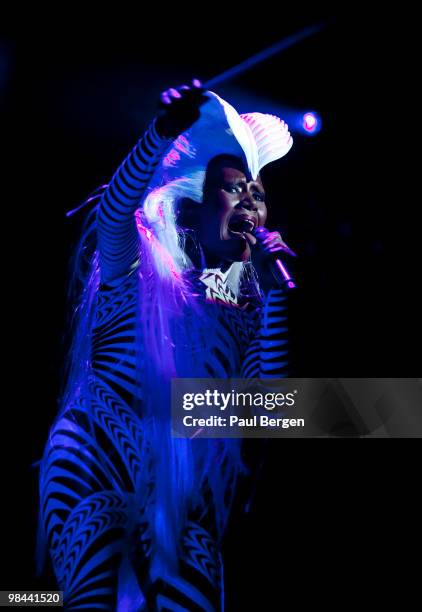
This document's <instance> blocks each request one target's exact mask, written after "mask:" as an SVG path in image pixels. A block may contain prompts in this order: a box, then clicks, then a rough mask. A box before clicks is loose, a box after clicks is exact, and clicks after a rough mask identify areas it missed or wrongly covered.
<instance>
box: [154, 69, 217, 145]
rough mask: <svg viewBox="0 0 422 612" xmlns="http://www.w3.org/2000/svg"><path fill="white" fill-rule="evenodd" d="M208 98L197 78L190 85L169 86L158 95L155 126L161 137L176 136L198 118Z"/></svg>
mask: <svg viewBox="0 0 422 612" xmlns="http://www.w3.org/2000/svg"><path fill="white" fill-rule="evenodd" d="M207 100H208V98H207V96H206V95H205V90H204V88H203V87H202V84H201V82H200V81H198V79H194V80H193V81H192V83H191V85H181V86H180V87H176V88H174V87H171V88H170V89H167V90H166V91H163V93H162V94H161V96H160V102H159V109H160V110H159V114H158V116H157V120H156V124H155V127H156V129H157V132H158V135H159V136H161V137H163V138H176V137H177V136H179V134H181V133H182V132H184V131H185V130H187V129H189V128H190V126H191V125H192V124H193V123H195V121H196V120H197V119H198V118H199V115H200V110H199V109H200V108H201V106H202V104H204V102H206V101H207Z"/></svg>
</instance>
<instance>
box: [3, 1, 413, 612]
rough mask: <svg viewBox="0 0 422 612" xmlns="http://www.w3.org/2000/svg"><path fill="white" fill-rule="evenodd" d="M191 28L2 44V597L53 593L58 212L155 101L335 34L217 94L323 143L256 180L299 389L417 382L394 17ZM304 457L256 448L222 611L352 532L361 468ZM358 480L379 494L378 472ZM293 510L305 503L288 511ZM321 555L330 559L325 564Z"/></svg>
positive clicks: (247, 603)
mask: <svg viewBox="0 0 422 612" xmlns="http://www.w3.org/2000/svg"><path fill="white" fill-rule="evenodd" d="M277 10H278V9H277ZM197 11H198V14H197V15H190V17H189V21H188V18H187V17H186V16H185V15H183V14H182V13H181V12H180V9H178V8H174V9H173V10H172V11H169V10H168V9H164V7H163V8H162V10H158V9H157V11H156V12H155V14H152V15H151V14H149V15H144V16H143V18H141V17H134V16H133V17H132V16H131V15H130V14H128V13H126V14H125V15H123V16H122V15H120V18H118V17H116V15H115V14H114V13H112V12H110V14H108V15H104V14H103V15H102V17H101V19H98V20H97V21H91V22H89V23H88V22H86V21H85V18H82V17H78V18H75V16H72V15H71V14H69V15H64V16H60V17H59V16H58V15H56V16H55V15H52V14H51V13H50V14H49V15H46V20H47V18H48V19H50V20H51V19H52V20H53V21H52V22H51V21H50V24H48V23H47V21H45V22H44V18H43V16H42V15H41V14H40V13H38V14H37V15H34V22H33V23H32V21H31V16H30V15H27V16H26V17H27V19H26V22H25V25H22V24H21V25H20V26H19V27H18V28H17V29H16V31H12V30H9V31H8V32H4V34H3V35H2V36H1V37H0V53H1V56H0V61H1V66H0V69H1V71H0V78H1V81H0V87H1V89H0V95H1V98H0V101H1V111H2V118H3V119H4V120H5V121H4V129H3V134H5V135H6V143H7V149H5V151H6V157H7V162H8V163H7V165H6V166H3V170H5V169H6V170H5V172H4V178H3V184H4V185H5V186H6V187H10V194H9V196H8V198H6V199H5V209H4V217H3V218H4V225H3V228H4V243H5V244H6V242H7V247H6V254H5V255H4V260H3V263H4V266H3V287H4V289H5V291H6V302H7V303H9V300H8V298H7V296H8V295H12V298H13V299H12V308H11V316H10V318H7V319H4V322H5V326H6V328H7V329H6V331H8V332H9V333H11V337H12V342H11V347H10V349H7V355H8V362H9V365H10V366H11V368H10V372H9V373H8V374H7V377H6V380H5V383H4V385H5V389H7V393H5V394H4V396H5V398H6V396H7V397H8V399H7V400H6V399H4V408H3V409H4V410H5V411H6V412H7V413H9V414H12V417H13V418H14V425H13V429H6V430H5V432H4V433H3V439H6V442H7V443H8V444H7V448H8V452H7V455H6V459H5V460H4V462H3V470H4V473H5V475H6V483H5V484H4V504H3V505H4V508H5V510H6V517H5V518H4V520H3V525H4V527H5V532H6V533H7V539H8V540H10V546H7V547H6V546H4V548H3V551H4V552H3V558H4V562H5V570H6V571H4V572H3V576H2V580H1V582H2V584H1V588H3V589H7V588H15V589H21V590H23V589H30V588H37V587H38V588H39V589H41V588H48V587H49V586H50V587H52V586H53V584H52V583H51V582H50V580H49V578H48V577H47V576H46V577H45V578H44V579H42V580H41V581H37V580H36V579H35V575H34V567H33V559H32V555H33V547H34V532H35V524H36V505H37V492H36V491H37V489H36V478H37V473H36V469H32V468H31V464H32V463H33V462H36V461H37V460H38V459H39V457H40V455H41V452H42V448H43V444H44V441H45V439H46V436H47V432H48V427H49V424H50V423H51V421H52V419H53V417H54V414H55V411H56V398H57V395H58V390H59V382H60V367H61V363H62V359H63V343H62V342H63V341H62V338H63V332H64V330H65V328H66V319H65V311H66V278H67V261H68V259H69V256H70V254H71V251H72V244H74V243H75V241H76V238H77V235H78V230H79V228H80V221H81V219H82V217H83V215H76V216H75V217H73V218H71V219H70V220H66V219H65V212H66V211H67V210H69V209H72V208H74V207H75V206H76V205H78V203H80V202H81V201H82V200H83V199H84V198H85V197H86V195H87V194H88V193H89V192H90V191H92V190H93V189H94V188H95V187H96V186H97V185H99V184H101V183H103V182H106V181H107V180H108V179H109V178H110V176H111V174H112V173H113V172H114V170H115V169H116V168H117V166H118V164H119V163H120V162H121V160H122V159H123V158H124V156H125V155H126V153H127V152H128V151H129V149H130V148H131V147H132V146H133V145H134V143H135V142H136V140H137V138H138V137H139V135H140V134H141V133H142V130H143V129H144V127H146V125H147V123H148V122H149V121H150V119H151V118H152V116H153V113H154V109H155V100H156V98H157V95H158V94H159V92H160V91H161V90H162V89H163V88H166V87H168V86H171V85H178V84H180V83H182V82H184V81H186V80H187V79H190V78H191V77H199V78H200V79H202V80H203V81H205V80H206V79H207V78H210V77H213V76H214V75H215V74H219V73H220V72H221V71H223V70H225V69H227V68H229V67H231V66H233V65H235V64H237V63H238V62H240V61H242V60H244V59H246V58H247V57H249V56H251V55H252V54H253V53H256V52H257V51H260V50H261V49H263V48H265V47H267V46H269V45H271V44H273V43H275V42H277V41H278V40H280V39H282V38H283V37H284V36H286V35H290V34H292V33H294V32H296V31H297V30H300V29H301V28H302V27H304V26H307V25H310V24H312V23H315V22H317V21H320V20H326V21H327V22H328V26H327V27H326V28H325V29H324V30H323V31H321V32H320V33H319V34H317V35H315V36H313V37H312V38H310V39H308V40H306V41H304V42H302V43H299V44H298V45H296V46H295V47H293V48H291V49H289V50H287V51H286V52H284V53H282V54H280V55H277V56H275V57H273V58H271V59H269V60H267V61H265V62H264V63H262V64H260V65H258V66H256V67H255V68H253V69H251V70H250V71H248V72H247V73H245V74H243V75H241V76H239V77H237V78H236V79H235V80H233V81H231V82H230V83H228V84H227V86H222V87H219V88H216V91H217V92H218V93H220V94H221V95H222V96H223V97H227V99H228V100H229V101H230V99H231V98H230V95H229V93H228V92H229V91H231V92H232V91H237V92H238V95H239V97H240V98H241V97H242V92H243V93H245V92H247V93H248V94H252V95H254V96H255V97H257V98H259V97H262V98H265V99H266V100H267V101H268V100H271V101H272V102H273V103H274V105H277V104H279V105H281V106H283V105H286V106H289V107H293V108H300V109H304V110H306V109H308V108H310V109H314V110H317V111H318V112H319V113H320V115H321V117H322V121H323V127H322V131H321V132H320V133H319V134H318V135H317V136H315V137H305V136H302V135H300V134H295V135H294V136H295V144H294V148H293V149H292V152H291V153H290V154H289V155H288V156H287V157H286V158H284V159H283V160H281V161H279V162H277V163H275V164H274V165H273V167H271V168H267V169H266V170H265V171H264V180H265V185H266V188H267V192H268V195H269V198H268V201H269V210H270V214H269V223H268V225H269V226H271V225H272V226H277V227H279V228H280V229H281V231H282V234H283V237H284V238H285V240H286V242H287V243H288V244H289V245H291V246H292V248H293V249H294V250H295V251H296V252H298V253H299V254H300V258H299V260H298V262H297V266H296V277H297V280H298V283H299V285H300V288H299V289H298V291H297V293H296V295H295V296H294V298H293V299H292V308H291V329H292V348H293V356H294V359H293V363H294V373H295V374H296V376H332V377H337V376H339V377H340V376H343V377H346V376H352V377H355V376H356V377H364V376H369V377H372V376H373V377H376V376H417V372H416V368H417V361H415V359H414V354H413V351H412V349H411V345H412V343H413V344H414V346H415V347H416V338H415V333H416V320H417V319H416V311H417V308H416V305H415V301H414V296H413V295H412V294H411V289H410V288H411V287H412V285H413V284H414V283H415V282H416V281H417V276H415V275H414V271H413V269H412V263H413V261H414V260H413V259H412V257H413V256H412V253H411V248H410V247H411V245H412V238H411V229H412V226H414V225H415V223H416V221H415V222H414V221H413V220H414V211H413V209H412V208H411V207H412V200H410V199H409V197H408V194H407V193H406V186H405V184H404V183H403V182H401V181H399V182H397V181H396V180H395V179H397V165H398V163H399V161H400V160H402V159H403V158H405V157H409V154H408V153H406V149H405V148H404V147H403V144H402V143H403V136H402V135H403V131H405V130H406V126H404V125H403V124H404V121H403V116H402V115H399V116H398V115H397V112H396V111H397V107H396V103H395V100H394V94H395V93H396V94H397V90H398V88H400V87H401V82H402V80H403V73H402V71H400V70H399V71H397V69H396V68H397V67H395V64H394V50H393V49H392V46H391V37H390V34H391V32H392V30H391V29H389V28H390V26H391V27H393V24H394V27H395V28H397V24H396V23H395V22H394V17H395V16H394V15H393V16H392V17H393V18H392V19H391V20H390V22H389V25H388V27H384V26H385V24H384V22H380V21H379V19H375V20H372V21H367V20H366V18H365V17H362V15H359V16H358V15H352V14H349V15H343V16H338V15H337V16H336V15H333V14H332V13H328V12H324V11H323V10H322V9H321V10H318V9H317V8H314V9H313V10H312V11H309V10H305V9H304V7H300V8H298V9H296V10H294V9H289V10H287V9H285V8H283V7H281V9H280V10H278V12H277V13H276V12H275V11H276V9H274V8H270V7H268V8H266V7H265V6H263V7H260V8H259V9H258V7H255V8H253V9H252V8H251V9H248V10H246V11H244V12H236V11H233V12H232V13H231V14H227V10H223V9H222V8H218V9H214V10H211V8H210V7H208V8H206V7H202V8H201V7H198V8H197ZM195 20H196V21H197V25H196V26H194V25H193V21H195ZM249 110H260V109H259V108H256V107H255V108H249ZM409 219H412V221H411V222H410V223H409ZM404 229H405V230H406V232H404V231H403V230H404ZM10 239H11V240H10ZM9 432H10V435H9ZM348 433H351V432H350V430H349V432H348ZM304 444H305V443H304V442H299V443H293V442H285V441H281V440H278V441H274V442H272V443H271V444H269V445H268V448H267V454H268V460H267V462H266V464H265V466H264V468H263V471H262V477H261V479H260V481H259V483H258V487H257V492H256V496H255V501H254V504H253V506H252V510H251V512H250V514H249V515H248V516H240V517H239V516H238V517H237V519H236V520H235V521H233V525H232V526H231V529H230V532H229V538H228V542H227V547H226V548H227V554H226V572H227V576H226V580H227V583H226V590H227V600H228V607H227V609H228V610H229V611H230V610H241V609H255V608H257V607H258V606H261V609H273V607H272V605H270V602H275V601H278V600H279V599H278V598H279V596H280V592H281V591H282V590H283V589H284V588H289V587H288V585H290V584H293V582H290V581H293V580H294V579H295V577H296V580H297V579H298V576H299V575H300V574H301V572H302V571H303V570H304V569H311V570H312V568H313V567H316V566H317V565H318V563H319V552H318V551H319V550H320V549H321V547H323V546H324V545H325V542H326V537H328V535H333V534H334V535H335V534H336V533H340V534H342V535H343V536H344V534H345V529H346V533H347V537H348V538H349V537H351V538H353V534H354V531H353V527H352V523H350V521H349V522H348V523H347V528H346V527H345V525H344V523H343V519H342V517H343V516H345V513H346V512H350V511H351V512H352V513H353V512H356V514H359V511H360V508H359V505H357V502H356V499H355V494H357V493H358V492H359V491H360V483H359V482H358V480H357V479H356V472H355V459H353V460H352V461H350V459H347V460H345V461H344V463H342V475H341V476H340V477H338V476H336V475H335V465H334V464H335V463H337V459H335V460H334V458H331V452H330V453H329V455H330V456H328V453H325V454H324V455H322V454H321V453H322V451H321V450H319V449H317V445H316V443H315V442H312V443H309V444H311V446H312V450H313V452H311V453H310V457H309V455H308V456H307V459H306V461H305V462H304V463H301V458H302V450H303V446H304ZM5 446H6V445H5ZM337 447H338V444H337ZM308 448H309V447H308ZM331 451H332V448H331ZM337 452H338V448H336V457H337V456H338V455H337ZM356 452H357V450H356ZM337 467H338V466H337ZM371 469H373V470H374V471H371ZM368 471H369V473H370V474H372V476H373V478H374V482H375V481H376V479H377V478H378V475H377V470H376V469H375V468H368ZM392 477H393V478H394V477H395V478H397V475H395V476H392ZM345 484H346V485H347V487H346V488H347V492H345V489H344V485H345ZM375 490H376V487H375V488H374V489H373V492H375ZM333 491H334V492H338V498H337V499H336V502H335V505H334V506H332V507H331V508H330V509H329V510H327V511H328V513H329V514H324V511H323V500H324V499H325V496H326V495H327V494H328V493H329V492H331V493H332V492H333ZM299 493H302V494H303V493H305V497H303V495H301V497H300V500H301V501H300V502H299V497H298V494H299ZM9 512H10V516H7V515H8V513H9ZM327 518H329V519H330V523H329V525H330V526H329V527H324V526H325V525H326V523H325V521H326V519H327ZM321 526H322V528H321ZM315 534H318V535H315ZM303 535H305V536H306V537H308V543H309V549H310V550H312V549H313V552H308V553H307V555H306V559H305V558H303V556H302V553H301V549H300V548H297V547H296V546H295V540H296V538H299V537H303ZM374 537H376V536H374ZM341 541H342V538H341V537H340V539H339V542H337V546H339V547H340V548H341V546H340V544H341ZM330 551H331V554H332V555H333V556H334V557H336V555H337V553H339V550H337V548H336V545H334V546H333V547H332V548H330ZM270 553H272V554H275V556H276V563H275V565H274V564H270V563H269V561H268V559H267V557H268V555H269V554H270ZM332 571H334V570H333V569H332ZM337 571H338V572H340V573H341V568H337ZM339 575H340V574H339ZM285 581H287V586H286V582H285ZM283 584H284V586H283ZM264 594H265V595H264ZM265 602H266V604H265Z"/></svg>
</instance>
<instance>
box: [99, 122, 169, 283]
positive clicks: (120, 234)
mask: <svg viewBox="0 0 422 612" xmlns="http://www.w3.org/2000/svg"><path fill="white" fill-rule="evenodd" d="M170 142H171V140H169V139H163V138H160V136H159V135H158V134H157V131H156V129H155V120H154V121H153V122H152V124H151V125H150V127H149V128H148V129H147V131H146V132H145V134H144V136H143V137H142V138H141V139H140V140H139V142H138V143H137V145H136V146H135V147H134V149H133V150H132V151H131V153H130V154H129V155H128V157H127V158H126V159H125V161H124V162H123V163H122V165H121V166H120V167H119V169H118V170H117V172H116V174H115V175H114V176H113V178H112V180H111V183H110V185H109V186H108V188H107V190H106V192H105V193H104V195H103V197H102V199H101V202H100V206H99V209H98V213H97V227H98V230H97V231H98V249H99V254H100V269H101V280H102V282H108V281H110V280H113V279H115V278H118V277H120V276H123V275H124V274H126V273H127V272H129V270H130V268H131V265H133V263H134V262H135V261H136V260H137V259H138V257H139V251H138V249H139V245H138V234H137V230H136V226H135V221H134V213H135V211H136V209H137V208H138V207H139V204H140V200H141V198H142V197H143V195H144V193H145V190H146V188H147V186H148V183H149V181H150V180H151V177H152V175H153V173H154V171H155V169H156V167H157V164H158V162H159V161H160V158H161V157H162V155H163V153H164V151H165V150H166V149H167V147H168V146H169V144H170Z"/></svg>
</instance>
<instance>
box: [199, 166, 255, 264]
mask: <svg viewBox="0 0 422 612" xmlns="http://www.w3.org/2000/svg"><path fill="white" fill-rule="evenodd" d="M266 218H267V207H266V205H265V191H264V188H263V186H262V182H261V179H260V178H259V177H258V178H257V179H256V180H255V181H254V180H252V178H251V177H250V176H247V175H246V174H245V170H244V168H243V165H242V163H241V160H236V158H230V159H221V160H220V161H219V162H218V163H215V164H213V165H211V166H210V167H209V169H208V171H207V177H206V181H205V189H204V202H203V205H202V206H201V216H200V220H199V227H198V232H199V240H200V242H201V244H202V247H203V249H204V251H205V255H206V258H207V265H211V266H212V265H218V263H219V262H221V261H228V262H233V261H247V260H248V259H249V258H250V256H251V247H252V246H253V245H254V244H255V243H256V239H255V237H254V236H253V233H252V232H253V230H254V228H255V227H258V226H263V225H265V221H266Z"/></svg>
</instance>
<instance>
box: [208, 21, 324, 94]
mask: <svg viewBox="0 0 422 612" xmlns="http://www.w3.org/2000/svg"><path fill="white" fill-rule="evenodd" d="M326 25H327V23H326V22H324V21H321V22H318V23H315V24H314V25H311V26H308V27H306V28H303V30H299V32H296V33H295V34H292V35H291V36H287V37H286V38H283V39H282V40H279V41H278V42H277V43H275V44H274V45H271V47H267V48H266V49H263V50H262V51H259V52H258V53H256V54H255V55H252V57H249V58H248V59H246V60H245V61H244V62H241V63H240V64H237V66H233V68H229V69H228V70H225V71H224V72H222V73H221V74H219V75H217V76H215V77H213V78H212V79H209V80H208V81H207V82H206V83H204V87H205V89H210V87H215V85H221V83H224V82H225V81H228V80H229V79H232V78H233V77H235V76H238V75H239V74H242V73H243V72H246V71H247V70H249V69H250V68H252V66H255V65H256V64H259V63H260V62H263V61H265V60H266V59H268V58H269V57H272V56H273V55H276V54H277V53H281V51H284V50H285V49H288V48H289V47H292V46H293V45H296V44H297V43H299V42H301V41H302V40H305V39H306V38H309V37H310V36H313V35H314V34H317V32H320V31H321V30H322V29H323V28H325V26H326Z"/></svg>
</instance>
